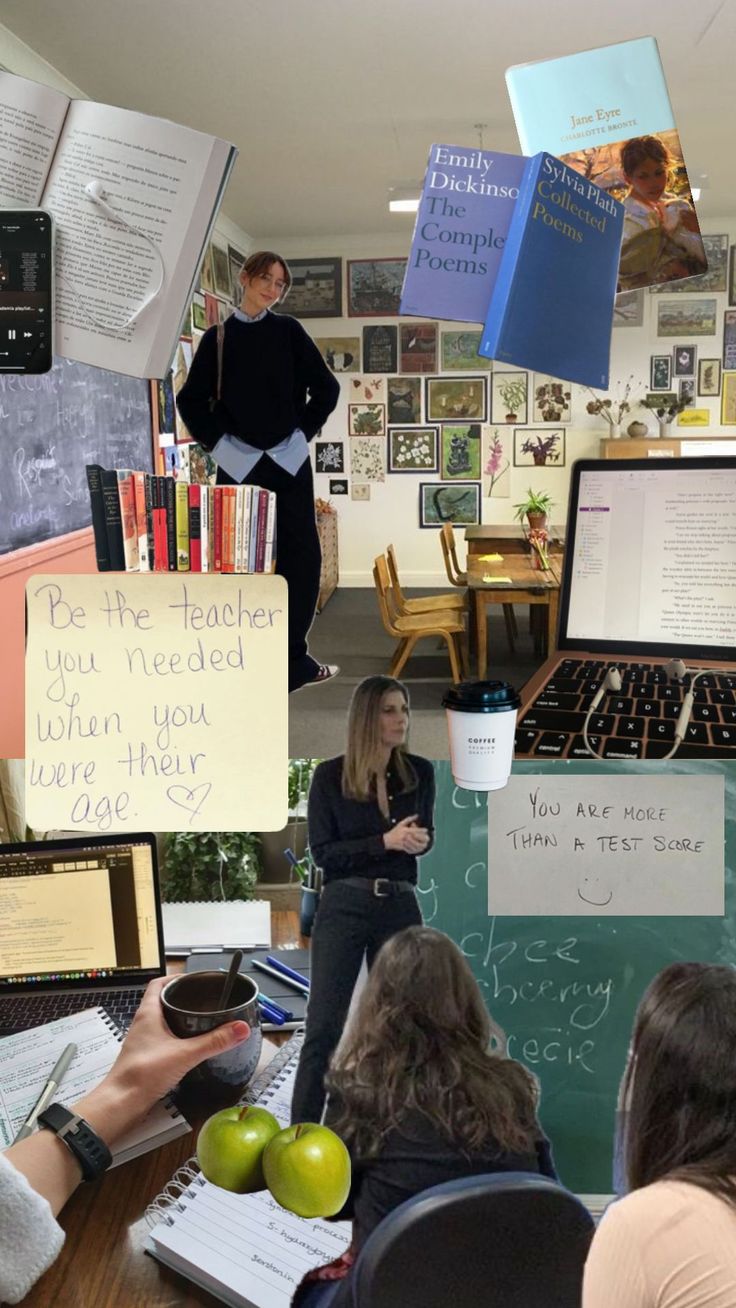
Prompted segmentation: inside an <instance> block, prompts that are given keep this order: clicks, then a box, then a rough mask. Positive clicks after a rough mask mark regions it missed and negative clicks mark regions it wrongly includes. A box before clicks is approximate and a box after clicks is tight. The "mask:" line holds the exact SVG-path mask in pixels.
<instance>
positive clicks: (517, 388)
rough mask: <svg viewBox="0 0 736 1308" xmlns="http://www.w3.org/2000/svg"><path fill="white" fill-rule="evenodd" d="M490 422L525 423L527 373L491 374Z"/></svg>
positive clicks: (527, 394)
mask: <svg viewBox="0 0 736 1308" xmlns="http://www.w3.org/2000/svg"><path fill="white" fill-rule="evenodd" d="M490 384H491V422H498V423H502V422H508V423H512V422H526V421H527V418H528V416H529V413H528V407H529V373H528V372H495V371H494V372H492V373H491V378H490Z"/></svg>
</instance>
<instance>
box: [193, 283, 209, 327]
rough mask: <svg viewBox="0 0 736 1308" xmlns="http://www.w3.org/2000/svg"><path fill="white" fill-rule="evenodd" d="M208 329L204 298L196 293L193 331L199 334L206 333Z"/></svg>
mask: <svg viewBox="0 0 736 1308" xmlns="http://www.w3.org/2000/svg"><path fill="white" fill-rule="evenodd" d="M207 327H208V323H207V314H206V312H205V307H204V296H203V295H200V294H199V292H198V291H195V293H194V295H193V297H192V330H193V331H197V332H203V331H206V330H207Z"/></svg>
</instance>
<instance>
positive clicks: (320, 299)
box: [274, 258, 342, 318]
mask: <svg viewBox="0 0 736 1308" xmlns="http://www.w3.org/2000/svg"><path fill="white" fill-rule="evenodd" d="M289 269H290V271H291V289H290V291H289V293H288V295H287V296H286V299H285V300H284V303H283V304H282V305H278V306H277V307H275V309H274V312H275V313H279V312H282V313H290V314H291V315H292V317H294V318H340V317H342V259H329V258H324V259H291V258H290V259H289Z"/></svg>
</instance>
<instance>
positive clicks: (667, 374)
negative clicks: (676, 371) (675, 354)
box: [649, 354, 672, 391]
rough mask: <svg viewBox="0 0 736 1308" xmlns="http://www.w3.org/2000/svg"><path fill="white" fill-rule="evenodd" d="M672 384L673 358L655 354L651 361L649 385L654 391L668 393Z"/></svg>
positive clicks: (667, 355)
mask: <svg viewBox="0 0 736 1308" xmlns="http://www.w3.org/2000/svg"><path fill="white" fill-rule="evenodd" d="M671 382H672V357H671V355H669V354H653V355H652V356H651V358H650V360H649V385H650V386H651V388H652V390H653V391H668V390H669V388H670V384H671Z"/></svg>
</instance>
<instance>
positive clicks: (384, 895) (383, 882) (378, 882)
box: [373, 877, 391, 899]
mask: <svg viewBox="0 0 736 1308" xmlns="http://www.w3.org/2000/svg"><path fill="white" fill-rule="evenodd" d="M390 885H391V882H390V880H389V878H388V877H376V879H375V881H374V882H373V893H374V895H375V896H376V898H377V899H388V897H389V895H390V894H391V891H390V889H388V890H379V889H378V887H379V886H389V887H390Z"/></svg>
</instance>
